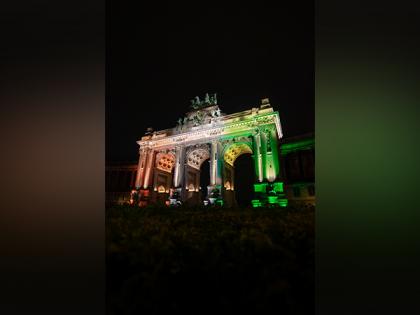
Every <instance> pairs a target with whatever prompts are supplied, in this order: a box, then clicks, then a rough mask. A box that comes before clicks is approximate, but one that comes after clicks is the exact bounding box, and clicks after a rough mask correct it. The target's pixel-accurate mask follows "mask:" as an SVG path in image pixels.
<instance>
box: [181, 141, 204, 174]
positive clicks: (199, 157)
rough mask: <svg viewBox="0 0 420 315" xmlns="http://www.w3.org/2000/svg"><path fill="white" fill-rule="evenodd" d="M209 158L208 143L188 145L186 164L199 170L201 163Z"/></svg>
mask: <svg viewBox="0 0 420 315" xmlns="http://www.w3.org/2000/svg"><path fill="white" fill-rule="evenodd" d="M209 158H210V148H209V145H208V144H199V145H194V146H191V147H189V148H188V149H187V153H186V156H185V160H186V163H187V165H189V166H191V167H192V168H195V169H197V170H199V169H200V167H201V164H203V162H204V161H205V160H207V159H209Z"/></svg>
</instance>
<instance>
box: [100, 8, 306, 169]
mask: <svg viewBox="0 0 420 315" xmlns="http://www.w3.org/2000/svg"><path fill="white" fill-rule="evenodd" d="M107 14H108V21H107V27H108V30H107V31H108V35H107V66H108V68H107V122H106V123H107V137H106V145H107V160H108V161H135V160H136V159H137V150H138V147H137V144H136V140H138V139H139V138H140V137H141V136H142V135H143V134H144V131H145V130H146V128H147V127H149V126H151V127H153V128H154V129H155V130H159V129H166V128H171V127H173V126H175V125H176V121H177V119H178V118H179V117H182V116H183V115H184V113H185V112H187V111H188V109H189V105H190V99H192V98H193V97H194V96H196V95H198V96H200V97H201V96H203V95H204V94H205V93H206V92H209V93H217V95H218V103H219V106H220V108H221V109H222V111H223V112H225V113H228V114H229V113H233V112H236V111H241V110H246V109H249V108H251V107H253V106H258V105H259V104H260V100H261V98H265V97H269V98H270V101H271V104H272V105H273V107H274V109H275V110H278V111H279V113H280V118H281V121H282V126H283V133H284V136H285V137H288V136H294V135H299V134H302V133H305V132H310V131H313V130H314V18H313V16H314V11H313V2H312V1H300V2H296V1H288V2H277V3H276V6H274V5H271V4H268V2H267V3H265V2H263V1H253V2H252V5H251V4H246V3H245V2H242V3H241V4H240V5H237V6H233V5H231V6H227V4H218V3H217V2H215V1H208V2H205V1H196V5H195V6H191V5H189V6H187V5H185V6H182V5H180V4H179V3H178V2H174V1H172V2H171V4H159V5H158V4H156V5H155V6H154V7H151V6H145V5H144V4H143V5H142V4H141V2H140V1H111V2H109V7H108V8H107Z"/></svg>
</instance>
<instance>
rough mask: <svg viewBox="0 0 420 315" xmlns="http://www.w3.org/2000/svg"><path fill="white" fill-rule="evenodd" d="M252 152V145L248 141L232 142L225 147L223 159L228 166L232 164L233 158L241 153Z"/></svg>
mask: <svg viewBox="0 0 420 315" xmlns="http://www.w3.org/2000/svg"><path fill="white" fill-rule="evenodd" d="M246 153H249V154H253V150H252V145H251V143H248V142H239V143H232V144H229V145H227V146H226V147H225V149H224V153H223V160H224V161H225V162H226V163H228V164H229V165H230V166H233V165H234V163H235V160H236V159H237V158H238V157H239V156H241V155H242V154H246Z"/></svg>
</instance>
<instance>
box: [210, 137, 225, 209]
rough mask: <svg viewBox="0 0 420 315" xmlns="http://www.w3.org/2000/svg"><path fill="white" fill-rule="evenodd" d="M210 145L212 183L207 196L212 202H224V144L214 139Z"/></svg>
mask: <svg viewBox="0 0 420 315" xmlns="http://www.w3.org/2000/svg"><path fill="white" fill-rule="evenodd" d="M210 145H211V146H210V185H209V186H207V198H208V199H209V200H210V202H212V203H213V202H216V203H218V204H223V200H222V181H223V178H222V169H223V163H224V161H223V156H222V145H221V143H220V141H218V140H213V141H212V142H211V144H210Z"/></svg>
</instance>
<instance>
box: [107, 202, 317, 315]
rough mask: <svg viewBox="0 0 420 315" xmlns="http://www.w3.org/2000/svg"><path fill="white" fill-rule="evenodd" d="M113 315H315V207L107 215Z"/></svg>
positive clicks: (126, 210)
mask: <svg viewBox="0 0 420 315" xmlns="http://www.w3.org/2000/svg"><path fill="white" fill-rule="evenodd" d="M106 218H107V303H108V306H107V309H108V314H313V313H314V312H315V311H314V298H315V291H314V209H313V208H306V209H292V208H286V209H223V208H213V209H208V208H207V209H202V208H195V209H192V208H188V209H187V208H176V209H174V208H147V209H139V208H133V207H126V206H122V207H112V208H108V209H107V215H106Z"/></svg>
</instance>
